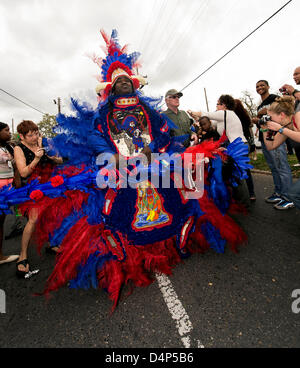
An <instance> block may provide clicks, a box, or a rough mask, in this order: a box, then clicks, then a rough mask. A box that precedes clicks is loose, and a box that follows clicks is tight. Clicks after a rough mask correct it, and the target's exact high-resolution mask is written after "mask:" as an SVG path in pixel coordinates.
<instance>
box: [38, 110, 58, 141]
mask: <svg viewBox="0 0 300 368" xmlns="http://www.w3.org/2000/svg"><path fill="white" fill-rule="evenodd" d="M56 125H57V121H56V118H55V116H54V115H49V114H45V115H44V116H43V120H42V121H40V122H39V123H38V127H39V131H40V133H41V134H42V137H44V138H53V137H55V136H56V133H54V132H53V128H54V127H55V126H56Z"/></svg>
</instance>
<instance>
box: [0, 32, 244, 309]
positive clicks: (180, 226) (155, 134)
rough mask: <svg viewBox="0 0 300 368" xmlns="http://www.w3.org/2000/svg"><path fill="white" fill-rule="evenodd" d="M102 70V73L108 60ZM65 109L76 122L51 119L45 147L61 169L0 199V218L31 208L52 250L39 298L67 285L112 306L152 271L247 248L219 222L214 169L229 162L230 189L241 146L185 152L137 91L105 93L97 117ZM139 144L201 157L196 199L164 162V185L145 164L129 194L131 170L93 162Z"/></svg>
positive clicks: (159, 172) (221, 193) (225, 218)
mask: <svg viewBox="0 0 300 368" xmlns="http://www.w3.org/2000/svg"><path fill="white" fill-rule="evenodd" d="M111 40H113V41H114V45H115V49H114V50H113V51H114V52H116V49H117V50H119V51H120V48H118V47H117V46H116V45H118V44H117V42H116V34H114V33H113V35H112V38H111ZM111 40H108V42H111V43H112V41H111ZM117 56H118V55H117V54H113V56H111V60H110V61H111V63H115V62H116V61H118V62H119V61H120V57H117ZM119 56H120V55H119ZM121 56H122V60H123V59H126V58H125V56H124V55H123V54H122V55H121ZM135 58H136V56H135V57H134V59H135ZM115 59H116V60H115ZM106 61H107V59H106ZM125 61H128V60H127V59H126V60H125ZM123 62H124V60H123ZM119 66H120V65H119V64H118V67H119ZM131 66H132V65H131ZM105 67H106V69H107V70H109V68H110V67H109V65H108V61H107V63H106V65H105ZM106 69H105V72H107V70H106ZM129 69H130V70H131V68H129ZM110 72H111V70H110ZM105 75H106V74H105ZM105 93H109V86H106V90H105ZM122 103H123V105H122ZM72 104H73V108H74V110H75V112H76V116H72V117H68V116H64V115H59V116H58V117H57V121H58V126H57V127H56V128H55V131H56V132H57V133H58V134H57V136H56V137H55V138H53V139H52V140H51V147H52V148H54V149H55V151H56V153H58V154H59V155H60V156H61V157H64V158H65V164H64V165H62V166H60V167H57V168H55V169H53V170H52V171H48V172H47V175H45V176H44V177H43V178H42V180H41V178H40V177H39V175H38V174H37V175H36V178H35V179H34V180H32V181H31V182H30V183H29V184H28V185H27V186H25V187H23V188H21V189H14V188H11V187H9V188H4V189H3V190H2V191H1V192H0V210H2V211H3V212H8V208H9V206H10V205H14V204H21V203H23V204H21V206H20V208H21V211H22V212H23V213H25V212H26V211H28V210H30V208H31V207H32V206H35V207H36V208H38V209H39V220H38V223H37V229H36V239H37V242H38V244H39V246H40V247H42V246H43V244H44V243H45V242H47V241H49V242H50V244H51V246H59V247H60V250H61V252H60V253H59V254H58V255H57V257H56V265H55V268H54V270H53V272H52V274H51V275H50V277H49V278H48V280H47V283H46V287H45V293H46V294H47V293H49V292H51V291H54V290H57V289H58V288H60V287H62V286H64V285H66V284H68V283H69V286H70V287H71V288H89V287H94V288H102V289H104V290H106V291H107V292H108V295H109V297H110V298H111V299H112V300H113V303H114V307H115V306H116V304H117V302H118V300H119V295H120V291H121V288H122V286H123V285H124V284H129V283H130V284H131V285H135V286H147V285H149V284H150V283H152V282H153V280H154V278H153V273H155V272H161V273H164V274H167V275H170V274H171V273H172V270H173V268H174V266H176V265H177V264H178V263H181V262H182V260H183V259H184V258H186V257H188V256H190V255H191V254H193V253H195V252H205V251H207V250H209V249H213V250H214V251H216V252H218V253H223V252H224V249H225V246H226V245H228V246H229V247H230V248H231V249H232V250H233V251H234V252H236V251H237V248H238V246H239V245H240V244H243V243H245V242H246V240H247V236H246V234H245V233H244V231H243V230H242V229H241V228H240V227H239V226H238V225H237V224H236V223H235V222H234V220H233V219H232V218H231V217H230V216H229V215H228V213H229V211H230V209H231V207H232V204H233V202H232V200H231V193H230V189H229V186H228V184H229V183H228V182H225V181H224V179H223V176H222V166H223V165H224V162H226V161H228V159H229V158H230V160H231V161H232V164H231V165H232V176H231V178H230V180H231V184H232V183H234V182H235V181H236V180H239V179H243V178H244V177H245V175H246V174H245V171H246V170H247V169H248V168H249V165H248V159H247V158H246V157H245V154H247V147H246V146H245V145H244V144H243V142H242V141H236V142H233V143H232V144H231V145H230V146H229V147H228V148H227V150H226V151H225V152H223V151H222V152H221V151H219V150H218V148H219V147H220V145H221V143H222V141H219V142H210V141H208V142H204V143H203V144H201V145H198V146H195V147H192V148H189V149H188V150H187V151H184V147H183V145H182V144H181V142H182V141H183V140H185V138H186V137H181V138H180V137H179V138H178V137H174V138H170V136H169V128H170V127H172V128H173V125H172V122H171V121H170V120H169V119H168V118H167V117H166V116H164V115H163V114H162V113H161V112H159V111H158V110H157V101H153V100H151V99H149V98H147V97H144V96H143V95H142V94H141V93H140V92H135V93H133V94H131V95H127V96H113V95H110V96H109V97H107V96H105V98H104V101H103V102H100V104H99V107H98V108H97V109H96V111H94V110H93V109H92V108H90V107H89V106H88V105H80V104H79V103H78V102H77V101H75V100H72ZM137 139H138V141H137ZM145 145H148V146H149V147H150V148H151V151H152V152H155V153H168V154H176V153H177V155H178V157H181V156H182V154H183V153H184V152H189V153H192V154H196V153H202V154H203V155H204V156H205V158H206V159H207V160H206V161H207V162H206V164H205V172H204V194H203V196H202V197H201V198H199V199H187V198H186V197H185V195H184V194H185V193H184V191H185V189H184V188H181V189H179V188H177V187H176V186H175V180H174V167H173V166H172V165H171V166H170V168H169V170H170V174H171V175H170V177H171V180H170V187H169V188H164V187H163V186H162V185H159V186H158V187H155V186H154V185H152V184H151V178H152V177H151V176H149V174H150V173H151V172H152V173H153V171H155V175H156V179H157V180H158V181H159V182H160V183H161V181H162V179H163V177H164V175H165V174H166V171H165V170H166V168H165V167H164V166H163V165H159V166H157V167H156V168H155V170H151V165H150V166H148V167H145V168H144V170H145V171H146V175H147V176H146V177H147V180H146V182H147V183H146V186H144V187H139V185H137V186H136V187H135V188H134V187H131V186H129V185H127V187H124V181H126V180H127V181H129V182H130V180H131V177H132V176H133V177H134V175H132V174H133V173H135V171H136V167H134V165H131V166H130V165H129V166H128V167H127V168H126V170H125V171H123V172H122V170H116V169H115V168H114V167H111V166H110V165H109V164H106V165H103V163H99V155H101V154H102V155H103V154H111V155H114V154H123V156H126V154H128V156H127V157H130V154H132V155H133V156H134V155H135V156H136V155H138V152H137V151H138V150H141V149H142V148H143V147H144V146H145ZM124 150H125V151H124ZM184 170H185V168H183V171H184ZM111 178H113V179H114V181H115V183H116V185H115V186H111V187H110V186H106V187H101V186H99V179H101V180H100V181H102V182H105V181H107V180H109V179H111ZM122 183H123V185H121V184H122Z"/></svg>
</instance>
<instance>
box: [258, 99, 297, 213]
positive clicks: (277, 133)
mask: <svg viewBox="0 0 300 368" xmlns="http://www.w3.org/2000/svg"><path fill="white" fill-rule="evenodd" d="M294 105H295V100H294V98H293V97H290V96H283V97H279V98H277V99H276V101H275V102H273V103H272V105H271V106H270V108H269V109H268V116H269V119H265V121H264V122H261V131H262V132H263V137H264V142H265V145H266V147H267V149H268V150H269V151H272V150H275V149H276V148H277V147H279V146H280V145H282V143H284V141H285V140H286V139H287V138H290V139H291V140H292V141H295V142H300V122H299V121H298V120H300V119H299V116H297V115H298V114H296V115H295V117H296V118H297V121H296V119H293V116H294V112H295V109H294ZM278 165H279V166H280V165H281V162H280V160H279V162H278ZM289 169H290V168H289ZM287 175H288V176H287V179H288V186H286V190H285V192H284V193H283V194H282V201H281V202H279V203H277V204H276V205H275V206H274V208H276V209H278V210H287V209H289V208H294V207H295V205H296V206H297V207H298V208H300V193H299V192H300V181H298V182H297V183H296V184H295V185H294V186H293V185H292V174H291V170H289V173H287ZM286 184H287V183H286Z"/></svg>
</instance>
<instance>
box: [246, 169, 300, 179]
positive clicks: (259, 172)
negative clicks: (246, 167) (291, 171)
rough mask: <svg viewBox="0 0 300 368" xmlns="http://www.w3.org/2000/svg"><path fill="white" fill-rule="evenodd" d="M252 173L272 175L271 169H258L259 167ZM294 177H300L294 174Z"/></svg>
mask: <svg viewBox="0 0 300 368" xmlns="http://www.w3.org/2000/svg"><path fill="white" fill-rule="evenodd" d="M251 173H253V174H262V175H272V173H271V171H265V170H257V169H254V170H251ZM293 179H299V177H298V176H296V175H293Z"/></svg>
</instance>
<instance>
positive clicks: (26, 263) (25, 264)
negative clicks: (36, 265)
mask: <svg viewBox="0 0 300 368" xmlns="http://www.w3.org/2000/svg"><path fill="white" fill-rule="evenodd" d="M20 265H22V266H24V267H25V268H26V267H27V265H29V262H28V259H23V261H20V262H17V264H16V266H17V270H16V275H17V276H18V278H20V279H25V276H26V275H27V274H28V272H29V271H20V270H19V269H18V266H20Z"/></svg>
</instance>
